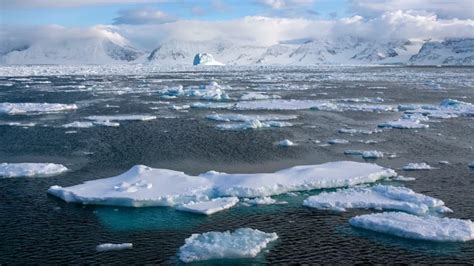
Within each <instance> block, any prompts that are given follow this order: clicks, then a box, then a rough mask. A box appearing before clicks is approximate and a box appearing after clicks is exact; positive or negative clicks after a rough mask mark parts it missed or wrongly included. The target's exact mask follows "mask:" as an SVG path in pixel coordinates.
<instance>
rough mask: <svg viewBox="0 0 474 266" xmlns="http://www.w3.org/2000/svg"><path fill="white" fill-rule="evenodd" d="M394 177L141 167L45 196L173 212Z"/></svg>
mask: <svg viewBox="0 0 474 266" xmlns="http://www.w3.org/2000/svg"><path fill="white" fill-rule="evenodd" d="M396 175H397V174H396V173H395V171H393V170H392V169H389V168H383V167H380V166H378V165H376V164H371V163H360V162H352V161H339V162H330V163H325V164H320V165H304V166H295V167H291V168H288V169H284V170H280V171H277V172H274V173H256V174H227V173H220V172H215V171H210V172H207V173H203V174H200V175H198V176H189V175H187V174H185V173H183V172H179V171H173V170H167V169H155V168H150V167H147V166H143V165H137V166H134V167H132V168H131V169H130V170H128V171H127V172H125V173H123V174H121V175H118V176H115V177H110V178H104V179H97V180H92V181H87V182H85V183H83V184H79V185H75V186H71V187H60V186H52V187H50V188H49V190H48V193H50V194H51V195H54V196H57V197H59V198H61V199H63V200H64V201H66V202H77V203H82V204H98V205H116V206H131V207H145V206H176V205H182V204H187V203H190V202H200V201H209V200H210V199H213V198H218V197H244V198H256V197H265V196H271V195H277V194H283V193H287V192H292V191H306V190H313V189H322V188H337V187H346V186H354V185H358V184H362V183H372V182H376V181H378V180H381V179H385V178H390V177H394V176H396Z"/></svg>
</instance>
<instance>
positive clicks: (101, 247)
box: [95, 243, 133, 252]
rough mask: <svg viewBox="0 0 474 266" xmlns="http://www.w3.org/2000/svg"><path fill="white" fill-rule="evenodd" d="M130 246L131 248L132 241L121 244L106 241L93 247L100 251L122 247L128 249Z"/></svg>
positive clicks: (120, 248)
mask: <svg viewBox="0 0 474 266" xmlns="http://www.w3.org/2000/svg"><path fill="white" fill-rule="evenodd" d="M130 248H133V244H132V243H122V244H111V243H106V244H100V245H98V246H97V247H96V248H95V249H96V250H97V251H98V252H102V251H110V250H122V249H130Z"/></svg>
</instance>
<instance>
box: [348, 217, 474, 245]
mask: <svg viewBox="0 0 474 266" xmlns="http://www.w3.org/2000/svg"><path fill="white" fill-rule="evenodd" d="M349 223H350V224H351V225H352V226H355V227H360V228H364V229H367V230H372V231H375V232H379V233H385V234H390V235H395V236H399V237H404V238H411V239H421V240H430V241H440V242H444V241H446V242H453V241H462V242H465V241H469V240H473V239H474V223H473V222H472V221H471V220H461V219H454V218H440V217H435V216H416V215H412V214H407V213H402V212H384V213H376V214H367V215H360V216H356V217H354V218H352V219H350V220H349Z"/></svg>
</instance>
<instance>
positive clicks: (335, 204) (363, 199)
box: [303, 185, 449, 214]
mask: <svg viewBox="0 0 474 266" xmlns="http://www.w3.org/2000/svg"><path fill="white" fill-rule="evenodd" d="M303 205H305V206H308V207H311V208H317V209H328V210H334V211H345V210H346V209H352V208H362V209H378V210H381V209H385V210H398V211H405V212H409V213H414V214H426V213H427V212H428V211H430V210H432V211H437V212H447V211H449V209H448V208H447V207H445V206H444V202H443V201H442V200H439V199H435V198H432V197H429V196H425V195H423V194H418V193H415V192H414V191H413V190H411V189H409V188H404V187H394V186H384V185H377V186H374V187H368V188H349V189H340V190H338V191H336V192H322V193H320V194H318V195H315V196H311V197H309V198H307V199H306V200H305V201H304V202H303Z"/></svg>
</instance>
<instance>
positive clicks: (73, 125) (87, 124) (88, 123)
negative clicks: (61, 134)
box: [62, 121, 94, 128]
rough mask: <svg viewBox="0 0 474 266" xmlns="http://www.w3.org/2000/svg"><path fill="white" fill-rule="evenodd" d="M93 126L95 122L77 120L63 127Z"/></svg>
mask: <svg viewBox="0 0 474 266" xmlns="http://www.w3.org/2000/svg"><path fill="white" fill-rule="evenodd" d="M93 126H94V123H92V122H87V121H75V122H72V123H68V124H64V125H62V127H64V128H90V127H93Z"/></svg>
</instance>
